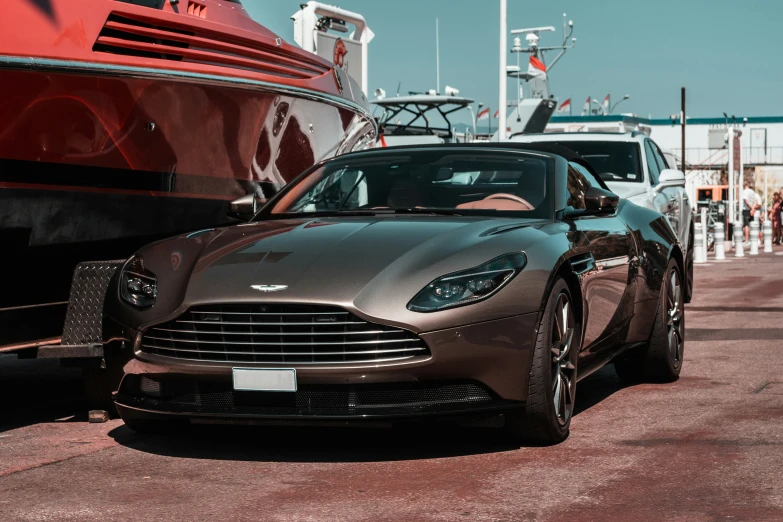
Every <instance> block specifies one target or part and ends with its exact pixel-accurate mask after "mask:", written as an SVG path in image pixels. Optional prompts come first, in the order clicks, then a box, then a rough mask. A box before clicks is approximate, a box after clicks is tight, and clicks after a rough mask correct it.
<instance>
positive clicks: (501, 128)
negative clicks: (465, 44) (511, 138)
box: [498, 0, 508, 141]
mask: <svg viewBox="0 0 783 522" xmlns="http://www.w3.org/2000/svg"><path fill="white" fill-rule="evenodd" d="M507 25H508V19H507V14H506V0H500V71H499V76H498V79H499V80H500V89H499V91H500V92H499V93H498V141H506V86H507V85H506V75H507V74H508V73H507V71H506V62H507V59H506V53H507V52H508V49H507V48H506V47H507V43H506V31H507Z"/></svg>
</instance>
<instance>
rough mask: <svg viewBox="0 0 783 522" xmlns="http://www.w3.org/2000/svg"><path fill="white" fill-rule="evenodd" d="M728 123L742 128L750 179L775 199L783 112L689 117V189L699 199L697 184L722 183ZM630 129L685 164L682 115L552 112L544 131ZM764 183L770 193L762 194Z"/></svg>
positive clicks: (782, 155)
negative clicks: (563, 113) (745, 116)
mask: <svg viewBox="0 0 783 522" xmlns="http://www.w3.org/2000/svg"><path fill="white" fill-rule="evenodd" d="M729 126H731V127H733V128H734V129H736V130H738V131H740V132H741V133H742V135H741V137H740V144H741V150H742V162H743V165H744V172H745V177H746V179H752V180H755V186H756V190H757V192H758V193H759V194H761V195H762V197H763V196H765V195H766V196H767V197H768V198H769V201H771V200H772V194H773V193H774V192H775V191H777V190H780V189H781V188H782V187H783V116H760V117H747V118H744V117H743V118H725V117H720V118H688V125H687V127H686V135H685V147H686V150H685V168H684V169H683V170H684V171H685V173H686V178H687V185H686V188H687V191H688V194H689V195H690V196H691V197H692V198H694V199H695V194H696V187H701V186H707V185H721V184H722V183H721V181H722V180H724V181H725V179H726V168H727V165H728V158H729V150H728V147H727V144H726V134H727V129H728V127H729ZM632 131H641V132H644V133H645V134H648V135H649V136H650V137H651V138H653V139H654V140H655V141H656V143H658V145H660V146H661V147H662V148H664V149H667V150H669V151H671V152H672V153H673V154H674V156H675V157H676V159H677V161H678V162H679V166H680V167H681V168H682V157H683V154H682V144H681V132H682V131H681V128H680V122H679V119H672V118H660V119H655V118H653V119H649V118H639V117H637V116H634V115H628V114H622V115H620V114H618V115H608V116H603V115H587V116H553V117H552V119H551V120H550V122H549V125H547V128H546V132H632ZM765 186H766V187H767V194H764V188H765Z"/></svg>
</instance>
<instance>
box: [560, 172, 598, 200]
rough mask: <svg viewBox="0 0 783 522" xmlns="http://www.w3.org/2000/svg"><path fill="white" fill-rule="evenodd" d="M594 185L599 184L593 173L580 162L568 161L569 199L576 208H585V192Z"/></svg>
mask: <svg viewBox="0 0 783 522" xmlns="http://www.w3.org/2000/svg"><path fill="white" fill-rule="evenodd" d="M593 185H599V184H598V182H597V181H596V180H595V178H594V177H593V175H592V174H590V172H589V171H588V170H587V169H586V168H584V167H583V166H581V165H579V164H578V163H572V162H569V163H568V201H567V202H566V204H567V205H570V206H572V207H574V208H575V209H577V210H579V209H584V208H586V206H585V193H586V192H587V190H588V189H589V188H590V187H592V186H593Z"/></svg>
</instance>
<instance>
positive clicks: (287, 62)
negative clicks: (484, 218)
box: [0, 0, 377, 352]
mask: <svg viewBox="0 0 783 522" xmlns="http://www.w3.org/2000/svg"><path fill="white" fill-rule="evenodd" d="M0 34H2V35H3V37H2V39H1V40H0V85H2V89H1V90H2V103H0V244H2V249H1V251H2V256H0V259H2V268H3V271H2V272H3V273H4V274H6V275H12V276H11V277H7V280H6V284H5V285H4V291H3V292H2V293H0V352H3V351H12V350H16V349H19V348H24V347H28V346H30V347H34V346H37V345H40V344H42V343H47V342H51V343H56V342H57V337H59V335H60V332H61V331H62V326H63V319H64V316H65V310H66V303H67V300H68V290H69V285H70V282H71V276H72V274H73V271H74V267H75V266H76V265H77V264H78V263H79V262H81V261H85V260H103V259H120V258H125V257H127V256H128V255H130V254H131V253H132V252H133V251H134V250H135V249H137V248H138V247H140V246H141V245H143V244H145V243H148V242H150V241H152V240H155V239H158V238H163V237H167V236H171V235H175V234H178V233H182V232H185V231H189V230H197V229H200V228H207V227H213V226H216V225H219V224H222V223H225V222H226V221H227V217H226V216H227V213H228V210H229V207H230V204H231V202H232V201H234V200H236V199H237V198H241V197H245V198H247V197H248V195H252V196H251V197H252V198H255V199H257V200H263V199H265V198H266V197H269V196H270V195H271V194H273V193H275V192H276V191H277V190H278V189H279V187H280V186H281V185H283V184H285V183H286V182H287V181H289V180H291V179H292V178H294V177H295V176H297V175H298V174H300V173H301V172H302V171H303V170H305V169H307V168H308V167H310V166H311V165H313V164H314V163H315V162H317V161H318V160H320V159H322V158H324V157H329V156H332V155H336V154H341V153H343V152H348V151H351V150H355V149H358V148H362V147H366V146H370V145H372V144H374V142H375V139H376V132H377V127H376V123H375V121H374V120H373V118H372V116H371V114H370V111H369V108H368V100H367V98H366V95H365V93H364V92H363V91H362V88H361V87H360V86H359V85H358V84H357V83H356V82H355V81H354V79H352V78H351V77H350V76H349V75H348V73H347V72H346V70H344V69H343V68H342V67H340V66H337V65H335V63H333V62H330V61H328V60H325V59H323V58H320V57H318V56H316V55H314V54H312V53H309V52H307V51H304V50H302V49H300V48H298V47H296V46H293V45H290V44H288V43H286V42H284V41H283V40H282V39H281V38H280V37H279V36H277V35H276V34H274V33H272V32H271V31H269V30H268V29H266V28H265V27H263V26H261V25H259V24H258V23H256V22H255V21H253V20H252V19H251V18H250V16H249V15H248V13H247V12H246V11H245V9H244V7H243V5H242V4H241V3H240V2H239V1H238V0H6V2H4V6H3V16H2V17H0ZM335 58H340V61H342V58H343V57H342V56H340V57H338V56H337V54H336V53H335Z"/></svg>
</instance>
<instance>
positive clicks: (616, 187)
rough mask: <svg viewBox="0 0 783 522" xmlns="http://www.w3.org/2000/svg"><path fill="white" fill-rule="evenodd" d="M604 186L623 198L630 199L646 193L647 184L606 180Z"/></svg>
mask: <svg viewBox="0 0 783 522" xmlns="http://www.w3.org/2000/svg"><path fill="white" fill-rule="evenodd" d="M606 186H607V187H609V190H611V191H612V192H614V193H615V194H617V195H618V196H620V197H621V198H624V199H631V198H633V197H636V196H641V195H645V194H647V186H646V185H645V184H644V183H628V182H617V181H607V182H606Z"/></svg>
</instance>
